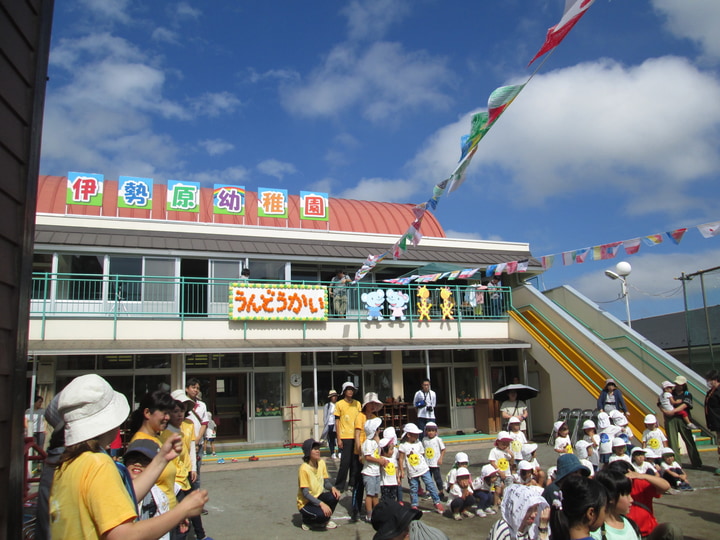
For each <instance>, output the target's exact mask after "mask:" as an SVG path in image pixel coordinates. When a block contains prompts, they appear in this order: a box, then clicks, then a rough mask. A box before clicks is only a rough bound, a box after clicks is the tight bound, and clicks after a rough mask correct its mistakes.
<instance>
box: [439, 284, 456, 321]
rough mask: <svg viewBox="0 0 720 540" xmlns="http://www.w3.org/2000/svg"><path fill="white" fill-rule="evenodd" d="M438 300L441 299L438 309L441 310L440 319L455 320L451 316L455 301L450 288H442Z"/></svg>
mask: <svg viewBox="0 0 720 540" xmlns="http://www.w3.org/2000/svg"><path fill="white" fill-rule="evenodd" d="M440 298H442V304H440V309H441V310H442V318H443V319H455V317H453V314H452V312H453V308H454V307H455V301H454V299H453V296H452V291H451V290H450V287H443V288H441V289H440Z"/></svg>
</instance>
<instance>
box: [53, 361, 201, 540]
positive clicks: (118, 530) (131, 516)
mask: <svg viewBox="0 0 720 540" xmlns="http://www.w3.org/2000/svg"><path fill="white" fill-rule="evenodd" d="M58 412H59V413H60V414H61V415H62V417H63V420H64V421H65V452H64V453H63V455H62V457H61V458H60V465H59V467H58V469H57V471H56V473H55V478H54V481H53V486H52V489H51V491H50V521H51V534H52V537H53V538H84V539H100V538H104V539H107V540H117V539H125V538H138V539H141V538H142V539H145V538H146V539H153V538H159V537H160V536H162V535H163V534H165V533H166V532H168V531H169V530H171V529H172V528H174V527H175V526H176V525H177V524H178V523H179V522H180V521H182V520H183V519H185V518H187V517H189V516H192V515H197V514H198V513H199V512H200V511H201V510H202V507H203V505H204V504H205V502H206V501H207V500H208V497H207V491H204V490H201V491H198V492H196V493H194V494H192V495H191V496H189V497H187V498H185V500H184V501H183V502H182V503H181V504H179V505H177V506H176V507H175V508H174V509H173V510H171V511H170V512H168V513H166V514H163V515H160V516H157V517H155V518H153V519H148V520H145V521H136V518H137V508H136V507H135V503H136V495H137V498H142V497H143V496H144V495H145V493H146V492H147V491H148V490H149V489H150V486H152V484H153V483H154V482H155V479H156V475H155V474H154V472H155V471H157V473H158V474H159V471H161V470H162V469H163V468H164V467H165V464H167V462H168V460H171V459H174V458H175V456H176V455H177V453H176V452H175V450H174V447H173V442H176V441H172V439H171V440H170V441H169V442H168V444H167V447H165V446H164V447H163V450H162V451H161V452H160V454H162V455H159V456H158V457H157V458H156V459H154V460H153V462H152V463H151V466H152V468H151V470H149V471H147V472H148V473H149V474H148V478H143V476H144V474H145V473H143V475H141V477H140V480H141V481H140V482H139V484H147V486H144V487H146V489H145V493H143V492H142V489H143V487H140V486H139V485H135V486H134V485H133V484H132V483H130V482H129V481H125V477H124V476H123V475H122V474H121V472H120V469H119V468H118V466H117V465H116V464H115V462H113V460H112V459H111V458H110V456H109V455H107V454H106V453H105V451H104V448H105V446H107V445H108V444H110V442H112V440H113V439H114V438H115V436H116V434H117V432H118V430H119V429H120V425H121V424H122V423H123V422H124V421H125V420H126V418H127V416H128V413H129V412H130V407H129V406H128V402H127V399H125V396H123V395H122V394H120V393H119V392H115V391H113V389H112V387H111V386H110V385H109V384H108V382H107V381H106V380H105V379H103V378H102V377H100V376H98V375H95V374H90V375H83V376H81V377H77V378H76V379H73V380H72V381H71V382H70V384H68V385H67V386H66V387H65V388H64V389H63V390H62V392H61V393H60V397H59V398H58ZM163 452H164V453H163ZM156 462H157V463H156Z"/></svg>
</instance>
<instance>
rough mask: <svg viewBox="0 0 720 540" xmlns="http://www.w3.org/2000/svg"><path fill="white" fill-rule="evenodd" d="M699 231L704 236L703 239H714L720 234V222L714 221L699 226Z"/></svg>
mask: <svg viewBox="0 0 720 540" xmlns="http://www.w3.org/2000/svg"><path fill="white" fill-rule="evenodd" d="M698 231H700V234H702V235H703V238H712V237H713V236H717V235H718V234H720V221H713V222H712V223H704V224H702V225H698Z"/></svg>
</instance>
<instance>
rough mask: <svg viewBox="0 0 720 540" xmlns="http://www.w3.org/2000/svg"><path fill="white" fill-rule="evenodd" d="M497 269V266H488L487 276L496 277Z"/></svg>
mask: <svg viewBox="0 0 720 540" xmlns="http://www.w3.org/2000/svg"><path fill="white" fill-rule="evenodd" d="M496 268H497V264H488V266H487V268H486V269H485V276H486V277H490V276H493V275H495V269H496Z"/></svg>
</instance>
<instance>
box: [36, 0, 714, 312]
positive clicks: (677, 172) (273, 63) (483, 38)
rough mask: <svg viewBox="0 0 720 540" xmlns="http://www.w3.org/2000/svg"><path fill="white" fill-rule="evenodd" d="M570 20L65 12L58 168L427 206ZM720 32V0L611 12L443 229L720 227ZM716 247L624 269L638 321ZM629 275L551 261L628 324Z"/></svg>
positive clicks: (55, 130) (528, 14)
mask: <svg viewBox="0 0 720 540" xmlns="http://www.w3.org/2000/svg"><path fill="white" fill-rule="evenodd" d="M563 6H564V2H563V1H562V0H535V1H532V2H528V1H525V0H486V1H482V2H478V1H465V0H457V1H455V2H443V1H441V0H365V1H361V0H354V1H349V2H338V1H336V0H312V1H303V2H298V1H293V0H274V1H272V2H267V1H265V2H263V1H250V0H247V1H241V2H188V1H184V2H172V1H164V2H140V1H133V0H62V1H59V2H56V5H55V20H54V24H53V41H52V48H51V55H50V69H49V77H50V80H49V82H48V88H47V101H46V110H45V127H44V133H43V150H42V160H41V173H42V174H56V175H64V174H67V172H68V171H83V172H99V173H103V174H104V175H105V176H106V178H111V179H115V178H117V177H118V176H119V175H130V176H143V177H150V178H154V179H155V181H156V182H165V181H166V180H168V179H180V180H190V181H202V182H205V183H206V184H207V185H211V184H213V183H215V182H229V183H235V184H239V185H244V186H246V188H247V189H249V190H256V189H257V187H259V186H261V187H277V188H283V189H288V190H289V191H290V192H291V193H298V192H299V191H301V190H318V191H325V192H328V193H330V195H331V197H348V198H357V199H366V200H381V201H393V202H405V203H420V202H423V201H424V200H426V199H427V198H428V197H429V196H430V195H431V193H432V187H433V185H434V184H436V183H438V182H439V181H441V180H443V179H444V178H446V177H447V176H448V175H449V174H450V173H451V172H452V170H453V169H454V168H455V165H456V163H457V160H458V157H459V148H460V145H459V139H460V136H462V135H463V134H466V133H467V132H468V131H469V127H470V118H471V116H472V114H474V113H476V112H478V111H480V110H483V109H484V108H486V107H487V99H488V96H489V95H490V93H491V92H492V91H493V90H494V89H495V88H497V87H499V86H503V85H507V84H517V83H520V82H524V81H525V80H526V79H527V77H528V76H529V75H530V73H531V70H530V69H528V68H527V67H526V65H527V63H528V61H529V60H530V58H532V57H533V55H534V54H535V52H536V51H537V50H538V49H539V48H540V46H541V45H542V43H543V41H544V38H545V33H546V30H547V28H548V27H550V26H552V25H554V24H555V23H556V22H557V21H558V20H559V19H560V17H561V15H562V10H563ZM717 28H720V3H718V2H717V1H716V0H692V1H687V2H677V1H676V0H633V1H627V0H614V1H609V0H596V2H595V4H594V5H593V6H592V7H591V8H590V10H589V11H588V13H587V15H586V16H585V17H584V18H583V19H582V20H581V21H580V22H579V23H578V25H577V26H576V27H575V28H574V29H573V31H572V32H571V33H570V35H569V36H568V37H567V39H566V40H565V41H564V42H563V43H562V44H561V45H560V46H559V47H558V48H557V49H556V50H555V52H554V53H553V54H552V56H551V57H550V58H549V59H548V61H547V62H546V63H545V64H544V66H543V67H542V69H541V70H540V72H539V73H538V74H537V75H536V76H535V77H534V78H533V79H532V81H531V82H530V83H529V84H528V85H527V87H526V88H525V89H524V90H523V92H522V93H521V94H520V96H519V97H518V98H517V99H516V101H515V102H514V103H513V104H512V105H511V107H510V108H509V109H508V110H507V112H506V113H505V114H504V115H503V116H502V117H501V118H500V120H499V121H498V122H497V124H496V125H495V126H494V127H493V128H492V130H491V131H490V132H489V133H488V135H487V136H486V137H485V139H483V141H481V143H480V145H479V149H478V153H477V155H476V156H475V158H474V160H473V163H472V165H471V166H470V168H469V170H468V175H467V180H466V182H465V183H464V184H463V185H462V186H461V187H460V189H459V190H457V191H456V192H454V193H452V194H450V195H449V196H446V197H443V198H442V199H441V201H440V204H439V206H438V209H437V212H436V216H437V218H438V219H439V220H440V222H441V224H442V225H443V227H444V228H445V230H446V232H447V233H448V236H461V237H467V238H477V239H494V240H507V241H518V242H529V243H530V247H531V250H532V252H533V254H534V255H536V256H541V255H545V254H553V253H560V252H562V251H567V250H572V249H577V248H583V247H586V246H593V245H597V244H602V243H608V242H613V241H617V240H625V239H630V238H635V237H638V236H644V235H648V234H653V233H658V232H664V231H669V230H673V229H676V228H679V227H692V226H694V225H698V224H702V223H706V222H710V221H717V220H720V209H718V204H717V202H718V200H720V183H719V182H718V177H719V173H720V144H718V142H719V139H720V78H719V76H718V75H719V69H718V68H719V67H720V66H719V61H720V33H718V32H717ZM719 241H720V237H715V238H711V239H704V238H702V237H701V236H700V234H699V233H698V231H697V230H696V229H691V230H689V231H688V232H687V234H686V236H685V238H684V239H683V241H682V243H681V244H680V245H679V246H676V245H674V244H671V243H670V242H668V241H666V242H665V243H663V244H661V245H659V246H655V247H652V248H651V247H646V246H643V247H642V248H641V249H640V253H639V254H637V255H634V256H630V257H622V258H621V257H618V259H616V261H619V260H623V259H626V260H627V261H628V262H630V263H631V264H632V266H633V272H632V274H631V276H630V278H629V283H630V284H631V289H630V294H631V310H632V316H633V318H639V317H647V316H652V315H657V314H661V313H667V312H672V311H677V310H680V309H682V296H681V295H680V294H678V287H679V285H680V284H679V282H678V281H676V280H674V279H673V278H674V277H677V276H680V273H681V272H686V273H692V272H696V271H698V270H702V269H707V268H711V267H715V266H718V265H720V244H718V242H719ZM362 262H363V261H358V267H359V266H360V265H361V264H362ZM614 262H615V261H595V262H587V263H585V264H580V265H573V266H568V267H563V266H561V265H560V264H559V262H557V261H556V263H555V266H554V267H553V268H551V269H549V270H548V271H547V272H546V273H545V274H544V275H543V276H542V281H541V284H542V285H543V286H544V287H547V288H550V287H554V286H558V285H561V284H564V283H568V284H570V285H573V286H574V287H576V288H577V289H579V290H580V291H581V292H583V293H584V294H585V295H586V296H588V297H589V298H590V299H592V300H594V301H597V302H601V303H602V306H603V307H604V308H605V309H607V310H608V311H610V312H611V313H613V314H615V315H617V316H618V317H620V318H624V313H625V307H624V303H623V302H620V301H615V302H612V300H615V299H616V298H617V296H618V293H619V284H618V283H617V282H613V281H611V280H609V279H608V278H606V277H605V276H604V275H603V271H604V270H605V269H606V268H611V267H612V266H613V265H614ZM715 279H716V281H715V282H713V281H712V279H709V281H708V283H706V287H708V288H710V289H713V288H714V291H715V292H714V293H713V294H714V301H713V303H718V302H719V301H720V299H718V291H720V283H717V281H720V280H718V278H715ZM673 291H674V293H673ZM712 298H713V296H712V295H711V299H712ZM692 302H694V303H696V302H697V300H696V299H694V300H692Z"/></svg>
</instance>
